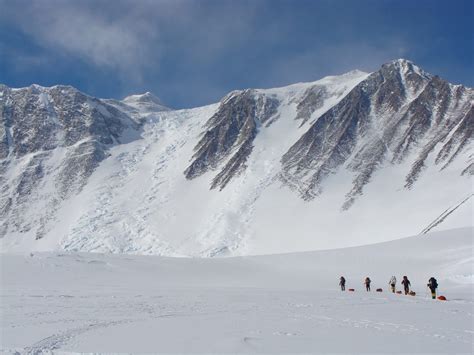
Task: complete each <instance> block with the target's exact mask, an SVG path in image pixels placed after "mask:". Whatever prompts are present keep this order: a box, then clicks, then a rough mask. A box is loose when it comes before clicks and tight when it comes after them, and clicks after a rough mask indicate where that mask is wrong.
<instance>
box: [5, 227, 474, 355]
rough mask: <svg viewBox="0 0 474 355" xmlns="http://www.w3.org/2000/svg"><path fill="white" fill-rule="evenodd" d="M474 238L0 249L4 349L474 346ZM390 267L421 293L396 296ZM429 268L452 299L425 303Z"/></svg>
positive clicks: (418, 349)
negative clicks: (315, 246) (226, 252)
mask: <svg viewBox="0 0 474 355" xmlns="http://www.w3.org/2000/svg"><path fill="white" fill-rule="evenodd" d="M473 232H474V230H473V229H472V228H465V229H456V230H451V231H445V232H436V233H430V234H426V235H424V236H416V237H411V238H406V239H401V240H397V241H392V242H386V243H381V244H375V245H369V246H363V247H355V248H345V249H337V250H328V251H318V252H305V253H293V254H281V255H268V256H259V257H235V258H213V259H202V258H169V257H159V256H132V255H105V254H91V253H34V254H31V255H30V254H1V286H2V287H1V291H0V296H1V304H0V307H1V324H0V326H1V333H0V334H1V350H2V352H4V353H14V352H15V351H19V352H20V353H34V354H37V353H41V352H46V353H47V352H49V351H54V353H63V352H108V353H110V352H122V353H123V352H134V353H136V352H153V353H183V352H184V353H189V352H193V353H200V352H206V353H223V352H233V353H255V352H267V353H273V352H279V353H295V352H306V353H320V352H324V353H327V352H331V353H341V352H343V353H374V352H375V353H388V352H392V353H393V352H403V353H430V354H433V353H451V354H454V353H457V354H458V353H472V350H473V348H472V344H473V340H474V339H473V335H474V318H473V306H474V294H473V281H474V278H473V268H472V265H473V258H474V257H473ZM340 275H344V276H345V277H346V279H347V280H348V284H347V287H348V288H349V287H353V288H355V289H356V291H355V292H341V291H339V290H338V280H339V276H340ZM391 275H396V276H397V278H398V280H400V279H401V277H402V276H403V275H407V276H408V277H409V279H410V280H411V284H412V287H413V290H414V291H416V292H417V295H416V296H415V297H411V296H403V295H396V294H391V293H388V292H387V286H388V285H387V283H388V280H389V279H390V277H391ZM366 276H370V277H371V279H372V280H373V284H372V288H373V289H376V288H378V287H382V288H383V289H384V292H383V293H377V292H370V293H367V292H365V291H363V285H362V283H363V280H364V278H365V277H366ZM431 276H435V277H436V278H437V279H438V281H439V285H440V286H439V292H440V294H443V295H445V296H446V297H447V299H448V301H446V302H442V301H437V300H431V299H430V298H428V297H427V292H426V286H425V285H426V283H427V280H428V278H429V277H431ZM398 286H399V287H400V285H398Z"/></svg>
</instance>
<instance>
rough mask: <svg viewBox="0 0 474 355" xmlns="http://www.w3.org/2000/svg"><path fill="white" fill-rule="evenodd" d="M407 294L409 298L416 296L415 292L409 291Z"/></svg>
mask: <svg viewBox="0 0 474 355" xmlns="http://www.w3.org/2000/svg"><path fill="white" fill-rule="evenodd" d="M408 294H409V295H410V296H416V292H415V291H410V292H409V293H408Z"/></svg>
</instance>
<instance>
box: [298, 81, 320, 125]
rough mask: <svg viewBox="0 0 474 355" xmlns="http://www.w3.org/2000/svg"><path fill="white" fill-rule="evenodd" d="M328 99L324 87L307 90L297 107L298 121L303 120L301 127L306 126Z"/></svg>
mask: <svg viewBox="0 0 474 355" xmlns="http://www.w3.org/2000/svg"><path fill="white" fill-rule="evenodd" d="M326 98H327V90H326V88H325V87H324V86H317V85H315V86H313V87H311V88H309V89H307V90H306V92H305V93H304V95H303V98H302V99H301V101H300V102H298V105H297V106H296V119H297V120H299V119H300V120H301V121H302V122H301V125H303V124H305V123H306V122H307V121H308V120H309V119H310V118H311V115H312V114H313V112H315V111H316V110H317V109H319V108H321V107H322V106H323V104H324V100H325V99H326Z"/></svg>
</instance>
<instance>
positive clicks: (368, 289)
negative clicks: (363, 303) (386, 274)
mask: <svg viewBox="0 0 474 355" xmlns="http://www.w3.org/2000/svg"><path fill="white" fill-rule="evenodd" d="M371 282H372V281H370V278H369V277H366V278H365V281H364V284H365V289H366V290H367V292H369V291H370V283H371Z"/></svg>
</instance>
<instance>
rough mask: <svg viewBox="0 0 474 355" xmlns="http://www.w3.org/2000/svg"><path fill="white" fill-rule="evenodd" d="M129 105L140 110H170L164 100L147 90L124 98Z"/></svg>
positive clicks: (124, 101)
mask: <svg viewBox="0 0 474 355" xmlns="http://www.w3.org/2000/svg"><path fill="white" fill-rule="evenodd" d="M122 102H123V103H125V104H126V105H128V106H132V107H134V108H136V109H139V110H140V111H143V110H145V111H164V110H169V108H168V107H166V106H165V105H164V104H163V102H162V101H161V100H160V99H159V98H158V97H157V96H156V95H154V94H152V93H151V92H149V91H147V92H145V93H143V94H135V95H130V96H127V97H125V98H124V99H123V100H122Z"/></svg>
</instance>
